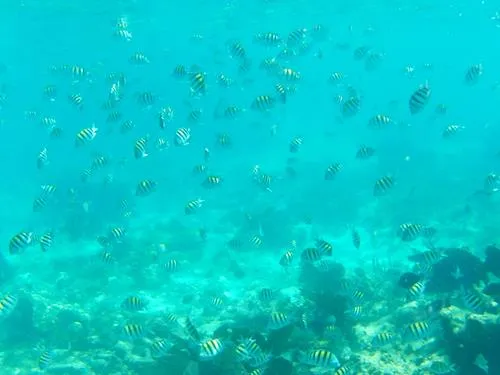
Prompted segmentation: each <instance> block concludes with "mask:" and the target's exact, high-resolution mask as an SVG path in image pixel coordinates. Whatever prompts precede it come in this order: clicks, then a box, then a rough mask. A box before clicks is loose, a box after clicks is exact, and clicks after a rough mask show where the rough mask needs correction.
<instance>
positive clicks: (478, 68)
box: [465, 64, 483, 85]
mask: <svg viewBox="0 0 500 375" xmlns="http://www.w3.org/2000/svg"><path fill="white" fill-rule="evenodd" d="M482 75H483V65H482V64H474V65H472V66H470V67H469V68H468V69H467V71H466V72H465V83H466V84H467V85H474V84H476V83H477V82H478V81H479V77H481V76H482Z"/></svg>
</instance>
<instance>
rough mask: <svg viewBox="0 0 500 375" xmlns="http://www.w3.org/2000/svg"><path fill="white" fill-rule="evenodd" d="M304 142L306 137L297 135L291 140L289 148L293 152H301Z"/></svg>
mask: <svg viewBox="0 0 500 375" xmlns="http://www.w3.org/2000/svg"><path fill="white" fill-rule="evenodd" d="M303 142H304V139H303V138H302V137H295V138H293V139H292V140H291V141H290V145H289V146H288V150H289V151H290V152H291V153H297V152H299V150H300V148H301V147H302V144H303Z"/></svg>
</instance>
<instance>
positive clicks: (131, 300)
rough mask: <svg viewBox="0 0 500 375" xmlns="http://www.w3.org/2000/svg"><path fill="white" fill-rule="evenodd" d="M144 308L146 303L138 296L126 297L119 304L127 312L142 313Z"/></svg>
mask: <svg viewBox="0 0 500 375" xmlns="http://www.w3.org/2000/svg"><path fill="white" fill-rule="evenodd" d="M145 307H146V303H145V302H144V301H143V299H142V298H141V297H138V296H128V297H127V298H125V299H124V300H123V302H122V303H121V308H122V309H124V310H127V311H142V310H144V309H145Z"/></svg>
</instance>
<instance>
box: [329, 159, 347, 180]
mask: <svg viewBox="0 0 500 375" xmlns="http://www.w3.org/2000/svg"><path fill="white" fill-rule="evenodd" d="M343 168H344V166H343V165H342V164H341V163H338V162H337V163H333V164H330V165H329V166H328V168H326V171H325V180H326V181H331V180H334V179H335V176H337V174H338V173H339V172H340V171H341V170H342V169H343Z"/></svg>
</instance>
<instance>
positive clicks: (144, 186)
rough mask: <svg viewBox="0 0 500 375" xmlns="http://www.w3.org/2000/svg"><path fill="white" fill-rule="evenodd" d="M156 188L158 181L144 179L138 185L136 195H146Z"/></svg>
mask: <svg viewBox="0 0 500 375" xmlns="http://www.w3.org/2000/svg"><path fill="white" fill-rule="evenodd" d="M155 190H156V182H154V181H152V180H143V181H141V182H139V184H138V185H137V188H136V191H135V195H137V196H138V197H146V196H148V195H150V194H151V193H153V192H154V191H155Z"/></svg>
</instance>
